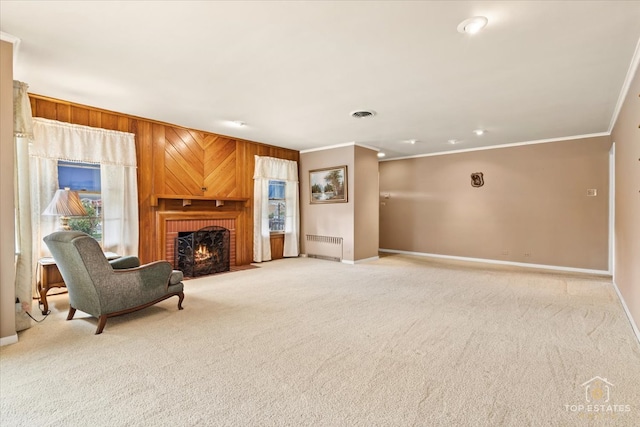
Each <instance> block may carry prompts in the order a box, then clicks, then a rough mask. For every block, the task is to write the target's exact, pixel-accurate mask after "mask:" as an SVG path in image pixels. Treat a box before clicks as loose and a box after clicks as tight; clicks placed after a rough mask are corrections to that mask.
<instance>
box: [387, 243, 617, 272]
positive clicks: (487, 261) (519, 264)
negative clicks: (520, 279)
mask: <svg viewBox="0 0 640 427" xmlns="http://www.w3.org/2000/svg"><path fill="white" fill-rule="evenodd" d="M379 251H380V252H388V253H393V254H404V255H416V256H423V257H428V258H443V259H453V260H457V261H469V262H479V263H484V264H499V265H510V266H514V267H525V268H535V269H539V270H540V269H541V270H557V271H568V272H572V273H586V274H597V275H600V276H611V272H609V271H606V270H591V269H588V268H574V267H560V266H557V265H546V264H529V263H526V262H514V261H502V260H497V259H484V258H468V257H461V256H453V255H440V254H429V253H424V252H410V251H399V250H395V249H379Z"/></svg>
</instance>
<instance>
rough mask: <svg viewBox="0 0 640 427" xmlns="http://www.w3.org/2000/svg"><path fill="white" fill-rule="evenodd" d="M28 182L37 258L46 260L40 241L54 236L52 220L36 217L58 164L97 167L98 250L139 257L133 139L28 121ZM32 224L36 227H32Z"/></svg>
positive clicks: (49, 192) (48, 195)
mask: <svg viewBox="0 0 640 427" xmlns="http://www.w3.org/2000/svg"><path fill="white" fill-rule="evenodd" d="M33 133H34V141H33V144H31V147H30V151H29V154H30V155H31V168H32V169H31V178H32V179H33V182H34V183H35V186H34V187H35V188H33V193H35V194H37V197H35V198H34V203H33V204H34V206H32V212H34V213H35V214H36V216H37V218H36V219H35V220H34V230H38V231H39V232H38V233H34V234H38V236H37V241H38V242H39V243H38V246H36V247H37V248H39V254H38V255H39V256H40V257H41V256H47V255H48V250H47V249H46V246H45V245H43V244H40V242H42V238H43V237H44V236H46V235H47V234H49V233H51V232H53V231H54V230H55V227H56V219H55V218H51V217H47V216H43V215H40V213H41V212H42V211H43V210H44V209H45V207H46V206H47V204H48V203H49V201H50V200H51V198H52V197H53V194H54V193H55V190H56V188H57V187H58V172H57V162H58V160H66V161H72V162H83V163H98V164H100V177H101V178H100V180H101V187H102V190H101V192H102V206H103V210H102V216H103V229H102V235H103V249H104V250H105V251H109V252H115V253H117V254H119V255H137V254H138V184H137V179H136V150H135V139H134V135H133V134H131V133H126V132H118V131H111V130H106V129H99V128H93V127H89V126H80V125H73V124H69V123H62V122H58V121H55V120H47V119H42V118H34V119H33ZM36 221H37V224H38V226H35V224H36Z"/></svg>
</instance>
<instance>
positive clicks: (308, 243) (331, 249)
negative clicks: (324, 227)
mask: <svg viewBox="0 0 640 427" xmlns="http://www.w3.org/2000/svg"><path fill="white" fill-rule="evenodd" d="M305 236H306V239H305V248H306V252H307V256H308V257H311V258H321V259H328V260H332V261H342V237H334V236H320V235H317V234H306V235H305Z"/></svg>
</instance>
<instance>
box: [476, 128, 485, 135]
mask: <svg viewBox="0 0 640 427" xmlns="http://www.w3.org/2000/svg"><path fill="white" fill-rule="evenodd" d="M486 132H487V131H486V130H484V129H476V130H474V131H473V133H475V134H476V135H478V136H481V135H484V134H485V133H486Z"/></svg>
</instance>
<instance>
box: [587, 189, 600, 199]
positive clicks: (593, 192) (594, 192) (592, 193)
mask: <svg viewBox="0 0 640 427" xmlns="http://www.w3.org/2000/svg"><path fill="white" fill-rule="evenodd" d="M597 195H598V190H597V189H596V188H589V189H587V196H589V197H595V196H597Z"/></svg>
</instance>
